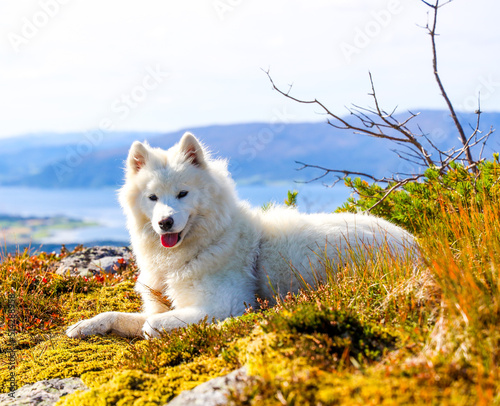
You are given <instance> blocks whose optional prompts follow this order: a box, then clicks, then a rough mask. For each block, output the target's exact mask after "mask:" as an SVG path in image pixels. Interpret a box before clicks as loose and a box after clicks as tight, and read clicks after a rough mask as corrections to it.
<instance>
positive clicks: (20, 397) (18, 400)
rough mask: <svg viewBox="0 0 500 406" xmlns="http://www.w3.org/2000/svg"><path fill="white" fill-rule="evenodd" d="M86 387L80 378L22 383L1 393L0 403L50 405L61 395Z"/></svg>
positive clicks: (20, 405) (17, 405) (23, 405)
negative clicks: (9, 390)
mask: <svg viewBox="0 0 500 406" xmlns="http://www.w3.org/2000/svg"><path fill="white" fill-rule="evenodd" d="M86 389H88V388H87V386H85V384H84V383H83V382H82V380H81V379H80V378H66V379H59V378H57V379H49V380H45V381H40V382H36V383H33V384H30V385H24V386H23V387H21V388H19V389H18V390H16V391H14V392H13V393H11V394H8V393H4V394H1V395H0V405H2V406H4V405H5V406H7V405H16V406H25V405H26V406H27V405H37V406H51V405H54V404H55V403H56V402H57V401H58V400H59V399H60V398H61V396H65V395H68V394H70V393H73V392H76V391H77V390H86Z"/></svg>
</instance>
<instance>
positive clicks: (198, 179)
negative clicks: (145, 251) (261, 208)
mask: <svg viewBox="0 0 500 406" xmlns="http://www.w3.org/2000/svg"><path fill="white" fill-rule="evenodd" d="M226 168H227V165H226V163H225V162H224V161H221V160H212V159H210V157H209V155H208V153H207V151H206V150H205V149H204V148H203V146H202V145H201V144H200V142H199V141H198V140H197V139H196V137H195V136H194V135H192V134H190V133H186V134H184V136H183V137H182V138H181V140H180V142H179V143H178V144H176V145H174V146H173V147H172V148H170V149H169V150H167V151H165V150H162V149H159V148H152V147H150V146H149V145H148V144H147V143H141V142H138V141H136V142H134V143H133V144H132V147H131V148H130V151H129V155H128V158H127V168H126V182H125V185H124V186H123V188H122V189H121V190H120V203H121V205H122V207H124V209H125V211H126V213H127V215H128V216H129V221H130V217H131V216H132V218H133V221H134V224H135V225H136V226H138V227H139V228H140V227H142V228H143V231H154V233H156V234H157V237H158V241H159V242H161V244H162V245H163V246H164V247H165V248H173V247H178V246H179V245H180V244H181V243H182V242H183V241H184V240H186V239H187V238H189V235H190V233H191V232H192V231H193V229H195V228H197V230H196V233H198V234H200V233H201V234H203V235H204V234H206V233H207V232H208V233H211V232H217V230H210V228H217V227H218V224H217V225H214V224H210V223H211V220H210V219H214V217H215V218H216V219H217V222H218V223H219V222H220V221H221V220H223V218H224V216H227V214H226V213H224V212H223V211H224V210H226V211H227V210H228V209H229V208H228V207H227V206H228V205H230V204H231V201H234V199H231V198H232V195H233V193H234V186H233V184H232V181H231V180H230V178H229V176H228V173H227V169H226ZM231 189H232V190H233V191H231ZM228 197H229V199H228ZM221 209H222V210H221ZM221 216H222V218H220V217H221ZM212 223H213V221H212ZM129 228H130V224H129Z"/></svg>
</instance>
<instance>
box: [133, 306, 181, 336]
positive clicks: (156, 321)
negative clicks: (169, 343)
mask: <svg viewBox="0 0 500 406" xmlns="http://www.w3.org/2000/svg"><path fill="white" fill-rule="evenodd" d="M171 313H173V312H166V313H160V314H155V315H153V316H149V317H148V318H147V319H146V322H145V323H144V325H143V327H142V333H143V335H144V337H145V338H147V339H150V338H156V337H158V336H159V335H160V334H162V333H168V332H169V331H170V330H173V329H174V328H177V327H184V326H186V323H184V322H182V321H180V320H179V319H178V318H176V317H175V316H174V315H173V314H171Z"/></svg>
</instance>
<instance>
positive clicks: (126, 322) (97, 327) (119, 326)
mask: <svg viewBox="0 0 500 406" xmlns="http://www.w3.org/2000/svg"><path fill="white" fill-rule="evenodd" d="M146 318H147V316H146V315H145V314H144V313H121V312H106V313H101V314H98V315H97V316H95V317H92V318H91V319H87V320H82V321H79V322H78V323H75V324H73V325H72V326H69V327H68V328H67V329H66V335H67V336H68V337H72V338H83V337H87V336H90V335H96V334H99V335H104V334H108V333H115V334H117V335H119V336H122V337H140V336H141V335H142V326H143V325H144V322H145V320H146Z"/></svg>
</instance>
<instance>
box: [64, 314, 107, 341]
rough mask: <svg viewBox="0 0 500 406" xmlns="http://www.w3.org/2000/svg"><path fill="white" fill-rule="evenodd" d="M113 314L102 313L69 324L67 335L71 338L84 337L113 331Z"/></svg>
mask: <svg viewBox="0 0 500 406" xmlns="http://www.w3.org/2000/svg"><path fill="white" fill-rule="evenodd" d="M111 326H112V316H111V315H110V314H108V313H101V314H98V315H97V316H95V317H92V318H91V319H87V320H82V321H79V322H78V323H75V324H73V325H71V326H69V327H68V328H67V329H66V335H67V336H68V337H71V338H83V337H87V336H91V335H104V334H107V333H109V332H110V331H111Z"/></svg>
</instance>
